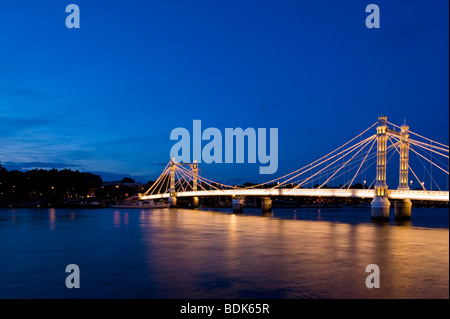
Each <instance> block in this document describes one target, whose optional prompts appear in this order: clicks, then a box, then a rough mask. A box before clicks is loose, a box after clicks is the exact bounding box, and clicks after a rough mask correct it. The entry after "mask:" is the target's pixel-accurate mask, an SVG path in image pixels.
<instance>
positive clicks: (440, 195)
mask: <svg viewBox="0 0 450 319" xmlns="http://www.w3.org/2000/svg"><path fill="white" fill-rule="evenodd" d="M176 196H177V197H194V196H197V197H200V196H319V197H320V196H323V197H356V198H373V197H374V190H373V189H339V188H338V189H335V188H325V189H308V188H300V189H292V188H291V189H226V190H208V191H187V192H178V193H177V194H176ZM168 197H169V194H168V193H164V194H155V195H147V196H143V197H142V199H143V200H147V199H161V198H168ZM388 197H389V198H390V199H406V198H409V199H411V200H427V201H443V202H448V201H449V192H442V191H422V190H394V189H393V190H388Z"/></svg>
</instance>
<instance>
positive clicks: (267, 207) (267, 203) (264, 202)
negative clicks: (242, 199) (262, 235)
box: [261, 197, 272, 214]
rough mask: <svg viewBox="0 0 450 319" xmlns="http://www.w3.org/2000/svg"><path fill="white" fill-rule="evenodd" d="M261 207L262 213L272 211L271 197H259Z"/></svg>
mask: <svg viewBox="0 0 450 319" xmlns="http://www.w3.org/2000/svg"><path fill="white" fill-rule="evenodd" d="M261 209H262V212H263V214H264V213H270V212H272V199H271V198H270V197H263V198H262V199H261Z"/></svg>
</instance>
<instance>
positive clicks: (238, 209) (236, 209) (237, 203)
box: [233, 198, 244, 214]
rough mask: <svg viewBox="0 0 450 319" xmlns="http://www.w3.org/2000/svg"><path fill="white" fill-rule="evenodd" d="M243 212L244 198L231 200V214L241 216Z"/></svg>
mask: <svg viewBox="0 0 450 319" xmlns="http://www.w3.org/2000/svg"><path fill="white" fill-rule="evenodd" d="M243 212H244V198H233V213H235V214H242V213H243Z"/></svg>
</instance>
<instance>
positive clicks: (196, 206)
mask: <svg viewBox="0 0 450 319" xmlns="http://www.w3.org/2000/svg"><path fill="white" fill-rule="evenodd" d="M192 208H198V197H197V196H195V197H193V198H192Z"/></svg>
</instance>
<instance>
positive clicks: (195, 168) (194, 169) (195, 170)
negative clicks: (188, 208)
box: [192, 160, 198, 208]
mask: <svg viewBox="0 0 450 319" xmlns="http://www.w3.org/2000/svg"><path fill="white" fill-rule="evenodd" d="M192 172H193V177H192V191H194V192H196V191H197V177H198V163H197V160H194V163H193V164H192ZM192 208H198V196H194V197H193V198H192Z"/></svg>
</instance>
